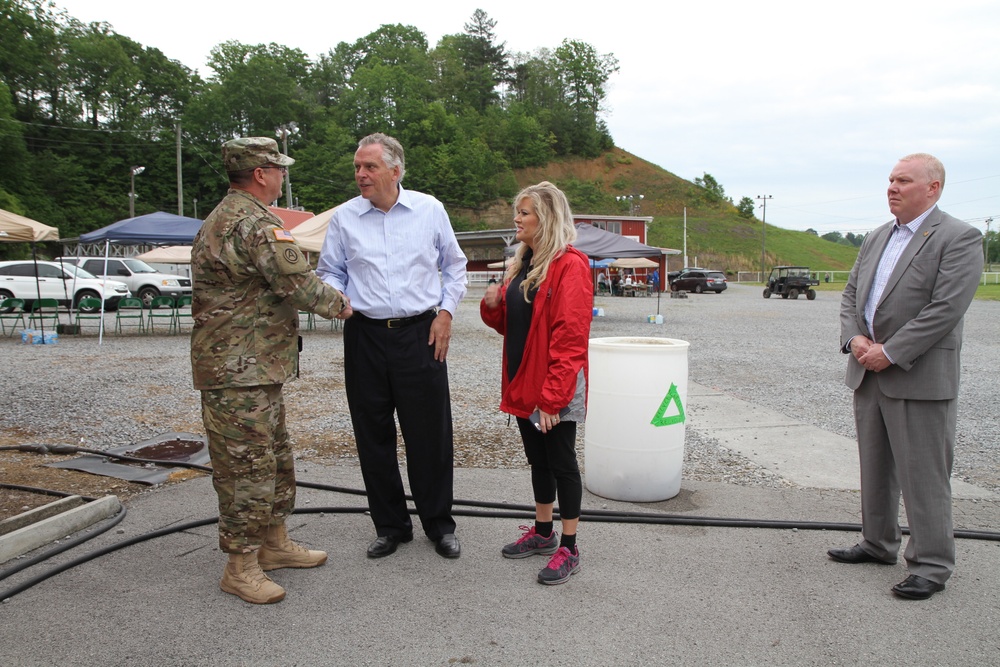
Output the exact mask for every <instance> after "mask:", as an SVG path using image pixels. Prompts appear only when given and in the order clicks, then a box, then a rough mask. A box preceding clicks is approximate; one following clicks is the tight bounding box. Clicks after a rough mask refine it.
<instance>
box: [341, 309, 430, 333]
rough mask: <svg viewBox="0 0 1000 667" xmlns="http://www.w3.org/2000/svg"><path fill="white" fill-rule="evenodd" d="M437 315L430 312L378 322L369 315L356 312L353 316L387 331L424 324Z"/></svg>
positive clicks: (361, 321) (363, 322)
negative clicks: (419, 323) (418, 323)
mask: <svg viewBox="0 0 1000 667" xmlns="http://www.w3.org/2000/svg"><path fill="white" fill-rule="evenodd" d="M436 315H437V311H436V310H428V311H427V312H426V313H420V314H419V315H414V316H413V317H392V318H390V319H388V320H376V319H373V318H371V317H368V316H367V315H362V314H361V313H358V312H355V313H354V314H353V315H351V318H350V319H352V320H357V321H358V322H360V323H361V324H369V325H371V326H376V327H385V328H387V329H402V328H403V327H408V326H410V325H411V324H416V323H417V322H423V321H424V320H429V319H431V318H432V317H435V316H436Z"/></svg>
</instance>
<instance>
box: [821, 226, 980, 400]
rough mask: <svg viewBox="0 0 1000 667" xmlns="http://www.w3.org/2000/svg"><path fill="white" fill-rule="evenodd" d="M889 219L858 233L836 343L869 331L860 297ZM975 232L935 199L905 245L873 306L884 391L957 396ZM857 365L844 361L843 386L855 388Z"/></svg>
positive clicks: (974, 268)
mask: <svg viewBox="0 0 1000 667" xmlns="http://www.w3.org/2000/svg"><path fill="white" fill-rule="evenodd" d="M893 224H895V221H893V222H890V223H887V224H885V225H882V226H881V227H879V228H878V229H876V230H875V231H873V232H872V233H871V234H869V235H868V237H867V238H866V239H865V242H864V243H863V244H862V245H861V251H860V252H859V254H858V259H857V261H856V262H855V264H854V268H853V269H852V270H851V276H850V278H849V279H848V281H847V287H846V288H844V296H843V300H842V301H841V305H840V336H841V338H840V344H841V349H844V346H845V345H846V344H847V341H849V340H850V339H851V338H852V337H854V336H869V335H870V334H869V333H868V328H867V325H866V324H865V303H866V301H867V299H868V294H869V292H871V286H872V282H874V280H875V271H876V269H877V268H878V263H879V259H880V258H881V257H882V252H883V251H884V250H885V247H886V244H887V243H888V241H889V235H890V233H891V231H892V225H893ZM982 238H983V237H982V234H981V233H980V232H979V230H977V229H976V228H974V227H972V226H971V225H969V224H967V223H965V222H962V221H961V220H959V219H958V218H953V217H952V216H950V215H948V214H947V213H944V212H943V211H941V210H940V209H938V208H937V207H935V208H934V210H933V211H931V213H930V215H929V216H927V219H926V220H924V222H923V223H922V224H921V225H920V229H919V230H917V234H916V236H914V237H913V239H911V241H910V243H909V244H908V245H907V246H906V249H905V250H904V251H903V254H902V256H900V258H899V262H898V263H897V264H896V267H895V269H894V270H893V272H892V275H891V276H890V277H889V281H888V283H886V286H885V290H884V291H883V292H882V297H881V301H879V304H878V307H877V309H876V311H875V318H874V322H873V328H874V330H875V342H876V343H882V345H883V346H884V348H885V351H886V352H887V353H888V355H889V356H890V357H891V358H892V359H893V360H894V361H895V364H893V365H892V366H889V367H888V368H886V369H885V370H883V371H882V372H880V373H877V374H876V377H877V378H878V383H879V388H880V389H881V391H882V393H884V394H885V395H886V396H889V397H891V398H901V399H917V400H944V399H951V398H956V397H957V396H958V381H959V374H960V361H959V353H960V351H961V347H962V318H963V317H964V315H965V311H966V310H968V308H969V304H970V303H972V298H973V296H975V293H976V286H977V285H978V283H979V278H980V275H981V274H982V267H983V252H982ZM864 374H865V368H864V367H863V366H862V365H861V364H859V363H858V361H857V359H855V358H854V355H849V360H848V362H847V377H846V382H847V386H848V387H850V388H851V389H857V388H858V386H859V385H860V384H861V380H862V379H863V378H864Z"/></svg>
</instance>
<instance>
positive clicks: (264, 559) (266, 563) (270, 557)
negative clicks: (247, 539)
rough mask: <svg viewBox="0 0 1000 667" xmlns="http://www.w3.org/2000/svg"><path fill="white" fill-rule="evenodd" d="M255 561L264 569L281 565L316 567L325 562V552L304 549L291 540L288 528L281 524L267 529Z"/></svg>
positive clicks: (276, 567)
mask: <svg viewBox="0 0 1000 667" xmlns="http://www.w3.org/2000/svg"><path fill="white" fill-rule="evenodd" d="M257 561H258V562H259V563H260V568H261V569H262V570H266V571H270V570H277V569H278V568H281V567H318V566H320V565H322V564H323V563H325V562H326V552H325V551H313V550H310V549H306V548H305V547H303V546H300V545H298V544H296V543H295V542H292V539H291V538H290V537H288V528H287V527H285V524H281V525H280V526H271V527H270V528H268V529H267V539H266V540H264V546H262V547H261V548H260V551H259V552H257Z"/></svg>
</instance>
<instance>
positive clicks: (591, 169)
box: [456, 148, 857, 274]
mask: <svg viewBox="0 0 1000 667" xmlns="http://www.w3.org/2000/svg"><path fill="white" fill-rule="evenodd" d="M515 178H516V180H517V184H518V186H519V187H524V186H526V185H530V184H532V183H537V182H539V181H542V180H548V181H552V182H553V183H555V184H556V185H558V186H559V187H560V188H562V189H563V191H564V192H566V194H567V196H568V197H569V200H570V205H571V207H572V208H573V212H574V213H589V214H605V215H628V212H629V209H628V204H627V203H626V202H619V201H618V200H616V199H615V197H616V196H620V195H629V194H642V195H643V199H642V201H641V202H640V206H639V209H638V212H637V215H643V216H647V215H651V216H653V223H652V225H651V226H650V228H649V238H648V239H647V243H648V244H649V245H654V246H660V247H666V248H676V249H678V250H681V249H683V247H684V240H683V235H684V231H683V230H684V219H683V213H684V207H685V206H686V207H687V246H688V247H687V254H688V258H689V260H690V262H691V263H692V264H693V263H695V261H697V263H698V265H699V266H707V267H710V268H715V269H719V270H722V271H725V272H727V273H731V274H735V273H736V272H738V271H759V270H760V254H761V221H760V220H759V219H757V218H754V219H752V220H747V219H745V218H741V217H740V216H739V215H738V214H737V211H736V208H735V207H733V206H732V205H731V204H729V202H712V201H711V200H710V197H709V196H708V193H707V192H706V191H705V190H704V189H703V188H700V187H698V186H696V185H695V184H694V183H692V182H690V181H687V180H685V179H683V178H681V177H679V176H677V175H675V174H672V173H670V172H669V171H667V170H666V169H663V168H662V167H658V166H656V165H655V164H652V163H651V162H647V161H646V160H643V159H642V158H640V157H637V156H635V155H632V154H631V153H628V152H626V151H623V150H621V149H618V148H615V149H612V150H611V151H609V152H608V153H605V154H604V155H602V156H601V157H598V158H594V159H583V158H571V159H566V160H560V161H557V162H552V163H550V164H548V165H546V166H545V167H532V168H528V169H520V170H517V172H516V173H515ZM723 185H725V184H723ZM456 214H457V216H458V217H459V218H461V219H463V220H464V221H465V225H466V226H465V228H500V227H508V226H510V224H511V222H510V220H511V211H510V202H498V203H497V205H495V206H491V207H489V208H488V209H486V210H483V211H461V212H456ZM765 245H766V249H767V253H766V257H765V264H766V265H767V266H768V267H770V266H772V265H776V264H793V265H804V266H809V267H811V268H813V269H815V270H839V271H846V270H849V269H850V268H851V266H853V264H854V259H855V258H856V257H857V249H856V248H852V247H850V246H845V245H840V244H837V243H831V242H830V241H826V240H824V239H821V238H819V237H818V236H815V235H813V234H809V233H806V232H799V231H792V230H788V229H781V228H779V227H774V226H772V225H770V224H769V225H768V226H767V233H766V243H765ZM681 261H682V260H681V259H680V258H679V257H671V258H670V268H671V269H673V268H679V266H680V263H681Z"/></svg>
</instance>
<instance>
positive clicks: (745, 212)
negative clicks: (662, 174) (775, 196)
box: [706, 174, 815, 234]
mask: <svg viewBox="0 0 1000 667" xmlns="http://www.w3.org/2000/svg"><path fill="white" fill-rule="evenodd" d="M707 175H708V174H706V176H707ZM756 208H757V206H756V205H755V204H754V201H753V199H751V198H750V197H743V198H742V199H740V203H739V204H737V205H736V210H737V211H738V212H739V215H740V217H741V218H746V219H747V220H750V219H751V218H753V217H754V210H755V209H756ZM813 233H814V234H815V232H813Z"/></svg>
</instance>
